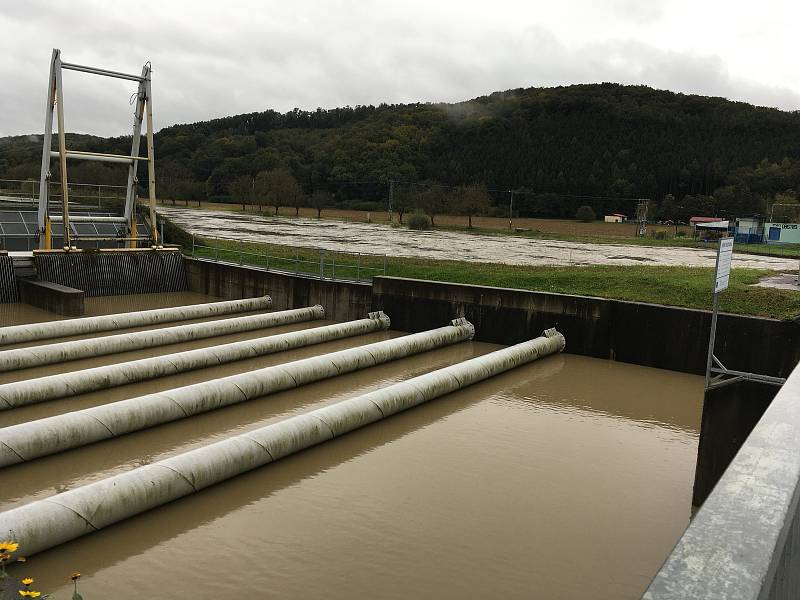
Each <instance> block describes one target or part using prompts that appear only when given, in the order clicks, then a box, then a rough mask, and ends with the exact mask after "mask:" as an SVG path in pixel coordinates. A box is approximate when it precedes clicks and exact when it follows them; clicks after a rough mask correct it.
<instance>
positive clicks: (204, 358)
mask: <svg viewBox="0 0 800 600" xmlns="http://www.w3.org/2000/svg"><path fill="white" fill-rule="evenodd" d="M314 308H319V309H320V312H321V309H322V307H321V306H320V307H314ZM312 310H313V309H312ZM245 318H248V317H245ZM389 323H390V322H389V317H387V316H386V315H385V314H383V313H382V312H375V313H370V314H369V316H368V317H367V318H366V319H360V320H358V321H349V322H346V323H336V324H335V325H326V326H324V327H315V328H313V329H305V330H303V331H293V332H291V333H283V334H279V335H271V336H268V337H262V338H257V339H254V340H245V341H242V342H232V343H230V344H222V345H220V346H211V347H209V348H198V349H196V350H189V351H187V352H176V353H174V354H164V355H162V356H153V357H150V358H143V359H141V360H133V361H130V362H125V363H116V364H113V365H104V366H102V367H94V368H91V369H84V370H82V371H72V372H70V373H58V374H56V375H48V376H46V377H39V378H38V379H26V380H24V381H15V382H13V383H6V384H0V410H7V409H9V408H16V407H19V406H26V405H28V404H36V403H38V402H45V401H46V400H54V399H56V398H63V397H65V396H74V395H77V394H85V393H87V392H93V391H96V390H101V389H106V388H110V387H115V386H118V385H127V384H129V383H135V382H137V381H145V380H147V379H155V378H156V377H164V376H166V375H175V374H176V373H182V372H185V371H193V370H196V369H204V368H206V367H212V366H216V365H221V364H225V363H229V362H234V361H237V360H244V359H246V358H254V357H256V356H264V355H265V354H272V353H274V352H283V351H284V350H291V349H292V348H301V347H303V346H311V345H312V344H321V343H323V342H329V341H331V340H338V339H342V338H347V337H352V336H356V335H363V334H366V333H371V332H373V331H379V330H381V329H388V328H389Z"/></svg>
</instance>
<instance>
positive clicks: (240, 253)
mask: <svg viewBox="0 0 800 600" xmlns="http://www.w3.org/2000/svg"><path fill="white" fill-rule="evenodd" d="M243 253H244V240H239V265H240V266H241V265H242V264H244V259H243V258H242V255H243Z"/></svg>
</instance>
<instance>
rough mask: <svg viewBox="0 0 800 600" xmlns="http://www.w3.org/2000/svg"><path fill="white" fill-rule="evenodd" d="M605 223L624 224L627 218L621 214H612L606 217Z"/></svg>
mask: <svg viewBox="0 0 800 600" xmlns="http://www.w3.org/2000/svg"><path fill="white" fill-rule="evenodd" d="M605 220H606V223H624V222H625V221H627V220H628V217H626V216H625V215H623V214H621V213H612V214H610V215H606V219H605Z"/></svg>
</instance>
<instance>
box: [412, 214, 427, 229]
mask: <svg viewBox="0 0 800 600" xmlns="http://www.w3.org/2000/svg"><path fill="white" fill-rule="evenodd" d="M408 228H409V229H415V230H417V231H423V230H427V229H430V228H431V218H430V217H429V216H428V215H426V214H425V213H421V212H415V213H414V214H413V215H411V216H410V217H408Z"/></svg>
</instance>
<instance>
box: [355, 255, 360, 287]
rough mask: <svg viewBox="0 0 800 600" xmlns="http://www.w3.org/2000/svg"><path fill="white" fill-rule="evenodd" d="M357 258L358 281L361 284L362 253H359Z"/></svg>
mask: <svg viewBox="0 0 800 600" xmlns="http://www.w3.org/2000/svg"><path fill="white" fill-rule="evenodd" d="M356 256H357V260H356V281H358V282H360V281H361V252H359V253H358V254H357V255H356Z"/></svg>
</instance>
